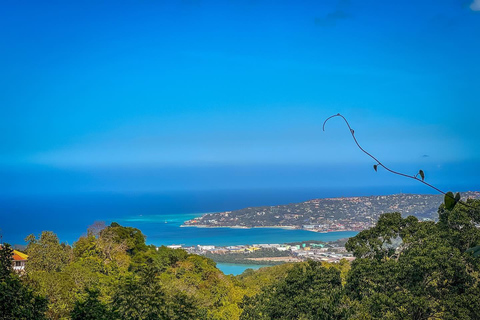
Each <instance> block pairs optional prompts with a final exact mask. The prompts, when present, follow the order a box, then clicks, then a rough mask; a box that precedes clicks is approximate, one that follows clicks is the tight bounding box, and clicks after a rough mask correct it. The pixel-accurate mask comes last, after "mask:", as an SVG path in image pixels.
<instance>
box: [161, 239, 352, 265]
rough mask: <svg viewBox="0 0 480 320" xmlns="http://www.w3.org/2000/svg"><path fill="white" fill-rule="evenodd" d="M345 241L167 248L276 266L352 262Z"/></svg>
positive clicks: (235, 261)
mask: <svg viewBox="0 0 480 320" xmlns="http://www.w3.org/2000/svg"><path fill="white" fill-rule="evenodd" d="M346 241H347V239H341V240H337V241H332V242H322V241H303V242H297V243H287V244H276V243H272V244H252V245H237V246H223V247H220V246H214V245H197V246H188V247H185V246H182V245H169V246H167V247H168V248H171V249H183V250H186V251H187V252H189V253H194V254H198V255H203V256H206V257H208V258H211V259H212V260H214V261H216V262H227V263H245V264H264V265H270V264H272V265H273V264H280V263H285V262H299V261H305V260H318V261H326V262H333V263H337V262H339V261H340V260H341V259H346V260H349V261H352V260H354V259H355V258H354V257H353V255H352V254H351V253H349V252H347V250H346V249H345V242H346Z"/></svg>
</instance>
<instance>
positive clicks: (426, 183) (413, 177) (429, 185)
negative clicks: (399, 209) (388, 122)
mask: <svg viewBox="0 0 480 320" xmlns="http://www.w3.org/2000/svg"><path fill="white" fill-rule="evenodd" d="M334 117H341V118H342V119H343V120H344V121H345V123H346V124H347V126H348V129H350V134H351V135H352V138H353V140H354V141H355V143H356V144H357V146H358V148H359V149H360V150H362V152H363V153H365V154H366V155H368V156H369V157H370V158H372V159H373V160H375V161H376V162H377V165H379V166H381V167H382V168H384V169H385V170H387V171H389V172H391V173H393V174H396V175H399V176H402V177H406V178H410V179H413V180H416V181H418V182H421V183H423V184H424V185H426V186H428V187H430V188H432V189H434V190H436V191H438V192H440V193H441V194H443V195H445V196H448V197H450V198H452V199H453V200H455V198H454V197H452V196H451V195H449V194H447V193H446V192H443V191H442V190H440V189H438V188H437V187H435V186H433V185H431V184H430V183H428V182H425V181H424V180H423V179H419V178H417V175H418V174H417V175H414V176H412V175H408V174H404V173H401V172H398V171H394V170H392V169H390V168H388V167H386V166H385V165H384V164H383V163H382V162H380V161H379V160H378V159H377V158H375V157H374V156H373V155H371V154H370V153H368V152H367V151H365V149H363V148H362V147H361V146H360V144H359V143H358V141H357V138H356V137H355V131H354V130H353V129H352V127H350V124H349V123H348V121H347V119H345V117H344V116H342V115H341V114H340V113H337V114H335V115H333V116H331V117H328V118H327V119H326V120H325V121H324V122H323V131H325V124H326V123H327V121H328V120H330V119H332V118H334ZM458 203H461V204H463V205H465V206H467V207H471V208H473V207H472V206H470V205H468V204H466V203H465V202H463V201H458Z"/></svg>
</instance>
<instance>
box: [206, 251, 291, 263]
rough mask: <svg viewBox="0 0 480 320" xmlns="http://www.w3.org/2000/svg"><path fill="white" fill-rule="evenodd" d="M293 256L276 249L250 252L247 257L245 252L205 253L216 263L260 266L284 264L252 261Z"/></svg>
mask: <svg viewBox="0 0 480 320" xmlns="http://www.w3.org/2000/svg"><path fill="white" fill-rule="evenodd" d="M290 255H291V254H290V252H289V251H278V250H276V249H270V248H265V249H260V250H257V251H254V252H249V253H248V255H246V254H245V253H243V252H240V253H228V254H218V253H205V254H203V256H205V257H207V258H209V259H212V260H213V261H215V262H219V263H239V264H242V263H244V264H260V265H272V266H274V265H277V264H282V262H279V261H268V260H251V259H255V258H270V257H289V256H290Z"/></svg>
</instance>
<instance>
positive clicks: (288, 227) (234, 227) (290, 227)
mask: <svg viewBox="0 0 480 320" xmlns="http://www.w3.org/2000/svg"><path fill="white" fill-rule="evenodd" d="M180 228H205V229H208V228H226V229H283V230H304V231H310V232H315V233H330V232H351V231H353V232H360V231H362V230H350V229H344V230H330V231H323V230H322V231H317V230H311V229H303V228H300V227H298V226H257V227H246V226H210V225H205V224H197V225H186V224H182V225H180Z"/></svg>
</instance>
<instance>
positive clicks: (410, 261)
mask: <svg viewBox="0 0 480 320" xmlns="http://www.w3.org/2000/svg"><path fill="white" fill-rule="evenodd" d="M479 209H480V201H479V200H476V201H474V200H468V201H467V202H466V203H463V202H457V203H456V205H454V206H453V208H451V209H449V208H448V207H447V206H446V205H441V206H440V208H439V210H438V213H439V221H438V222H437V223H435V222H433V221H430V222H420V221H419V220H418V219H417V218H415V217H411V216H410V217H406V218H403V217H402V216H401V214H400V213H386V214H383V215H382V216H381V217H380V218H379V220H378V222H377V224H376V225H375V227H373V228H370V229H368V230H364V231H362V232H360V233H359V234H357V235H356V236H355V237H353V238H351V239H349V240H348V241H347V243H346V247H347V249H348V250H350V251H351V252H353V254H354V255H355V257H356V260H355V261H354V262H353V263H351V264H350V263H349V262H347V261H346V260H342V261H341V262H340V263H338V264H329V263H325V262H313V261H309V262H303V263H296V264H284V265H280V266H275V267H270V268H262V269H260V270H258V271H253V270H247V271H245V272H244V273H243V274H242V275H239V276H237V277H233V276H226V275H224V274H223V273H222V272H221V271H220V270H218V269H217V268H216V264H215V262H214V261H212V260H211V259H208V258H206V257H203V256H198V255H193V254H188V253H187V252H186V251H184V250H181V249H177V250H173V249H169V248H166V247H160V248H155V247H153V246H146V245H145V238H144V236H143V234H142V233H141V232H140V231H139V230H138V229H134V228H128V227H122V226H120V225H118V224H116V223H113V224H112V225H111V226H109V227H106V228H98V232H89V233H88V235H87V236H85V237H82V238H80V239H79V240H78V241H77V242H76V243H75V244H74V246H73V249H72V248H70V247H68V246H65V245H62V244H60V243H58V239H57V238H56V236H55V235H54V234H52V233H42V236H41V237H40V239H38V240H37V239H36V238H35V237H33V236H30V237H29V246H28V248H27V250H28V253H29V254H30V258H31V262H32V264H31V265H27V276H26V277H22V279H20V278H19V277H18V276H17V275H15V274H13V273H12V272H11V264H10V260H9V258H8V257H9V256H8V253H7V250H8V249H5V250H2V251H3V255H2V252H0V262H1V264H2V265H1V268H0V280H1V281H0V285H1V286H2V287H1V288H0V289H2V290H1V291H0V302H2V303H1V304H0V311H3V312H4V313H5V312H6V313H5V314H7V315H8V316H7V317H6V318H5V317H4V318H1V316H2V313H0V319H13V318H12V314H16V315H24V316H23V318H25V319H42V315H43V313H44V311H45V300H44V299H42V298H39V296H46V297H48V310H47V312H46V315H47V317H48V318H49V319H100V320H107V319H108V320H110V319H142V320H143V319H145V320H150V319H178V320H179V319H198V320H207V319H208V320H232V319H233V320H235V319H244V320H246V319H248V320H251V319H257V320H266V319H280V320H281V319H289V320H290V319H292V320H295V319H297V320H300V319H301V320H307V319H425V320H427V319H480V311H479V310H480V309H478V307H477V306H478V305H480V276H479V275H480V259H479V256H480V249H479V248H480V230H479V229H478V228H477V227H476V224H478V223H479V222H480V210H479ZM100 229H101V230H100ZM2 261H3V262H2ZM29 263H30V261H29ZM25 283H29V284H31V285H32V286H33V288H34V289H35V294H34V293H33V292H32V291H31V290H30V289H28V287H26V286H25ZM90 288H95V289H90ZM18 294H20V295H21V296H22V297H23V298H21V297H19V296H17V295H18ZM21 299H24V300H21ZM13 301H25V303H24V304H21V306H22V308H23V309H22V310H18V308H17V309H14V308H13V307H12V306H13V305H14V304H13ZM42 303H43V304H42ZM16 305H18V304H16ZM5 306H10V307H5ZM24 306H25V307H24ZM42 306H43V307H42ZM1 308H3V309H1ZM12 308H13V309H12ZM42 308H43V309H42ZM12 310H15V311H12ZM25 310H27V311H25ZM28 310H29V311H28ZM9 312H10V313H9ZM12 312H16V313H12ZM21 312H23V313H21ZM34 312H37V313H34ZM33 315H35V316H33ZM9 317H10V318H9ZM29 317H30V318H29ZM17 318H20V319H21V318H22V317H21V316H19V317H17Z"/></svg>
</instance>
